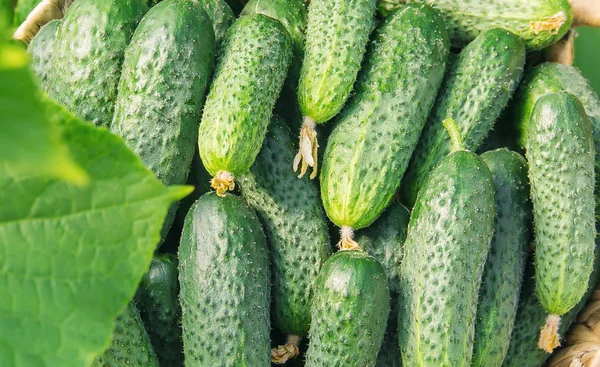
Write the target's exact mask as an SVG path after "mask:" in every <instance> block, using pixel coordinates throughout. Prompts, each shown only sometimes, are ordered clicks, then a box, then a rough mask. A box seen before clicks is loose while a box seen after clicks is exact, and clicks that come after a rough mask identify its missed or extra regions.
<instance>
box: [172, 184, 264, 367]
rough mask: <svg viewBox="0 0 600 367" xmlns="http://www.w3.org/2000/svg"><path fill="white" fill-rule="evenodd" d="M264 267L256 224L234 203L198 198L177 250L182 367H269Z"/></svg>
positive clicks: (235, 199) (240, 203)
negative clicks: (183, 361)
mask: <svg viewBox="0 0 600 367" xmlns="http://www.w3.org/2000/svg"><path fill="white" fill-rule="evenodd" d="M269 269H270V265H269V253H268V250H267V245H266V240H265V235H264V233H263V231H262V228H261V225H260V222H259V221H258V218H257V217H256V215H255V214H254V213H253V211H252V210H251V209H250V208H248V206H247V205H246V204H245V203H244V201H243V200H242V199H241V198H239V197H237V196H235V195H233V194H229V195H227V196H225V197H223V198H221V197H218V196H217V195H216V194H214V193H208V194H205V195H203V196H202V197H201V198H200V199H198V201H197V202H196V203H195V204H194V205H193V206H192V208H191V209H190V212H189V213H188V216H187V217H186V219H185V225H184V228H183V233H182V236H181V244H180V245H179V284H180V285H181V292H180V302H181V309H182V325H183V349H184V354H185V365H186V366H239V367H260V366H270V363H271V346H270V340H269V332H270V322H269V302H270V293H271V292H270V288H271V283H270V270H269Z"/></svg>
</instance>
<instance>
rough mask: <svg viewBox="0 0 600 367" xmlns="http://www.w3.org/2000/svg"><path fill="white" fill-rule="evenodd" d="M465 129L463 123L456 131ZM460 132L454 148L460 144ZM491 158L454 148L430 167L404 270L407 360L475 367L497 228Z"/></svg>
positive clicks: (401, 332)
mask: <svg viewBox="0 0 600 367" xmlns="http://www.w3.org/2000/svg"><path fill="white" fill-rule="evenodd" d="M451 131H453V133H452V134H453V136H455V135H460V134H459V133H458V127H456V125H454V127H453V128H452V129H451ZM458 140H459V139H458V138H454V137H453V141H455V150H456V149H457V148H458V147H459V146H460V145H461V144H459V143H458ZM495 214H496V204H495V201H494V184H493V179H492V174H491V173H490V170H489V169H488V167H487V165H486V163H485V161H484V160H483V159H481V158H480V157H479V156H478V155H476V154H474V153H471V152H468V151H464V150H456V151H455V152H453V153H451V154H450V155H448V156H446V157H445V158H444V159H442V161H441V162H440V164H439V165H438V166H437V167H436V168H435V169H434V170H433V171H432V172H431V174H430V175H429V176H428V178H427V180H426V181H425V184H424V186H423V188H422V190H421V191H419V195H418V197H417V202H416V204H415V207H414V208H413V211H412V214H411V217H410V223H409V225H408V233H407V237H406V242H405V243H404V259H403V263H405V264H410V266H402V267H401V268H400V297H399V306H398V340H399V343H400V353H401V355H402V364H403V365H404V366H470V365H471V359H472V354H473V338H474V331H475V330H474V325H475V320H476V312H477V301H478V294H479V288H480V285H481V278H482V273H483V268H484V265H485V262H486V257H487V253H488V250H489V248H490V242H491V240H492V236H493V233H494V217H495Z"/></svg>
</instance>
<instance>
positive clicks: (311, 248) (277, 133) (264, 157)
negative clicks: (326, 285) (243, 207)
mask: <svg viewBox="0 0 600 367" xmlns="http://www.w3.org/2000/svg"><path fill="white" fill-rule="evenodd" d="M290 134H291V133H290V131H289V129H288V127H287V126H286V125H285V122H283V121H282V120H281V119H280V118H277V117H275V116H274V117H273V121H272V122H271V124H270V127H269V133H268V134H267V138H266V139H265V143H264V144H263V147H262V150H261V152H260V154H259V155H258V157H257V158H256V161H255V162H254V165H253V166H252V168H251V169H250V171H249V172H247V173H246V174H244V175H243V176H241V177H240V179H239V183H240V186H241V191H242V196H243V197H244V199H245V200H246V202H248V204H250V206H252V207H253V208H254V209H255V210H256V212H257V213H258V215H259V217H260V219H261V221H262V223H263V225H264V227H265V232H266V235H267V238H268V240H269V244H270V249H271V260H272V263H273V267H272V269H273V298H274V301H275V303H274V305H273V307H274V310H273V311H274V312H273V313H274V319H273V323H274V325H275V326H276V327H277V328H278V329H279V330H280V331H282V332H284V333H286V334H289V335H296V336H299V337H303V336H305V335H306V333H307V332H308V328H309V325H310V303H311V301H312V297H313V294H314V288H315V283H316V279H317V276H318V274H319V270H320V269H321V266H322V265H323V263H324V262H325V260H326V259H327V258H328V257H329V255H330V254H331V246H330V243H329V233H328V228H327V218H326V217H325V212H324V211H323V207H322V206H321V202H320V197H319V190H318V188H317V187H316V185H315V184H314V183H313V182H310V181H309V180H308V179H303V180H298V179H297V178H296V175H295V174H294V172H293V171H292V170H290V160H292V159H294V155H295V153H296V152H295V148H294V145H293V142H292V138H291V135H290Z"/></svg>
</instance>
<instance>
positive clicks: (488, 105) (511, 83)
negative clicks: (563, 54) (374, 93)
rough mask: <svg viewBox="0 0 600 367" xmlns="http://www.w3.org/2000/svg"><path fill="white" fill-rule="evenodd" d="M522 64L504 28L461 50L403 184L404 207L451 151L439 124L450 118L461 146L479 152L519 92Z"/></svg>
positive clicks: (519, 46)
mask: <svg viewBox="0 0 600 367" xmlns="http://www.w3.org/2000/svg"><path fill="white" fill-rule="evenodd" d="M524 63H525V47H524V45H523V42H522V41H521V40H520V39H519V37H517V36H516V35H515V34H513V33H510V32H508V31H506V30H503V29H492V30H489V31H486V32H484V33H482V34H481V35H480V36H478V37H477V38H476V39H475V40H474V41H473V42H471V43H470V44H469V45H468V46H467V47H465V48H464V49H463V50H462V52H461V53H460V54H459V55H458V58H457V59H456V60H455V61H454V63H453V64H452V65H451V66H450V68H449V70H448V72H447V74H446V77H445V79H444V83H443V85H442V87H441V89H440V92H439V97H438V98H437V101H436V103H435V107H434V108H433V111H432V112H431V115H430V116H429V118H428V120H427V123H426V124H425V127H424V129H423V134H422V135H421V139H420V140H419V144H418V145H417V148H416V150H415V153H414V155H413V157H412V160H411V162H410V165H409V167H408V170H407V171H406V175H405V178H404V181H403V182H402V185H401V187H402V193H403V199H404V201H405V202H406V203H407V204H409V205H410V206H412V205H413V204H414V202H415V200H416V198H417V193H418V192H419V189H420V188H421V187H422V186H423V183H424V181H425V178H426V177H427V175H428V174H429V172H431V170H432V169H433V168H434V167H435V166H436V165H437V164H438V163H439V162H440V160H441V159H442V158H443V157H445V156H446V155H448V154H449V153H450V151H451V145H452V144H451V142H450V137H449V136H448V133H447V132H446V130H445V129H444V126H443V124H442V121H444V119H446V118H452V119H454V121H456V123H457V124H458V126H459V129H460V132H461V135H462V137H463V140H464V143H465V147H466V148H467V149H468V150H471V151H473V152H475V151H477V149H478V148H479V146H480V145H481V144H482V143H483V140H484V139H485V137H486V136H487V135H488V133H489V132H490V130H491V129H492V127H493V126H494V122H495V121H496V119H497V118H498V116H499V115H500V112H501V111H502V109H503V108H504V107H505V106H506V104H507V102H508V100H509V98H510V97H511V95H512V93H513V91H514V90H515V89H516V88H517V85H518V83H519V81H520V80H521V75H522V73H523V65H524Z"/></svg>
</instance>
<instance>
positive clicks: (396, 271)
mask: <svg viewBox="0 0 600 367" xmlns="http://www.w3.org/2000/svg"><path fill="white" fill-rule="evenodd" d="M409 219H410V211H409V210H408V209H407V208H406V207H405V206H404V205H402V204H400V203H395V202H392V204H391V205H390V206H389V207H388V208H387V209H386V211H385V212H384V213H383V214H382V215H381V216H380V217H379V218H378V219H377V220H376V221H375V223H373V224H372V225H371V226H369V227H368V228H365V229H363V230H361V231H358V232H357V233H356V242H358V243H360V246H361V248H362V249H363V250H364V251H366V252H367V253H368V254H369V255H371V256H373V257H374V258H376V259H377V261H379V262H380V263H381V265H382V266H383V268H384V269H385V273H386V275H387V279H388V285H389V288H390V298H391V310H390V316H389V317H388V324H387V330H386V333H385V337H384V338H383V345H382V346H381V349H380V350H379V354H378V355H377V364H376V365H377V366H380V367H400V350H399V349H398V334H397V332H396V330H397V327H398V293H399V289H398V285H399V276H400V263H401V262H402V256H403V255H404V252H403V249H402V245H404V241H405V240H406V229H407V227H408V221H409Z"/></svg>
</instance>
